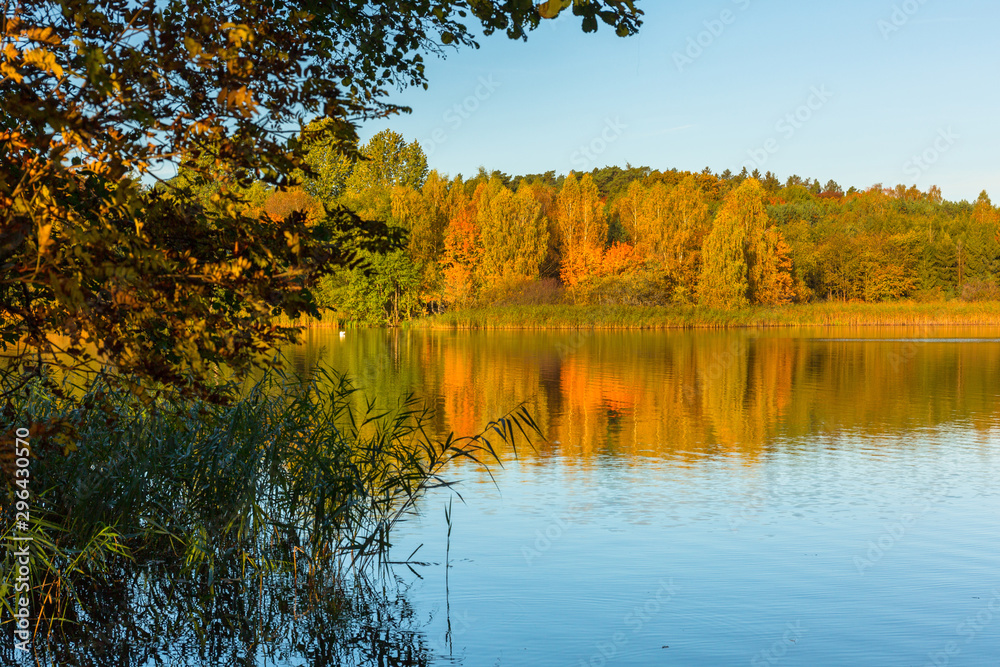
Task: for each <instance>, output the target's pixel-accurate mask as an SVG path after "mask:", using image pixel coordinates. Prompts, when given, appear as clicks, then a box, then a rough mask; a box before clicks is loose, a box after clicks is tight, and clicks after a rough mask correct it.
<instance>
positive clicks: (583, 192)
mask: <svg viewBox="0 0 1000 667" xmlns="http://www.w3.org/2000/svg"><path fill="white" fill-rule="evenodd" d="M361 152H362V153H363V154H364V155H366V157H367V159H366V160H364V161H362V162H358V163H357V164H356V165H354V166H353V167H352V166H351V165H349V164H347V163H345V162H344V161H343V159H342V158H340V157H338V156H337V155H335V154H325V156H320V158H319V159H317V160H316V161H315V162H314V165H313V166H314V169H315V173H314V174H313V175H312V176H311V177H309V178H306V179H305V180H304V185H303V189H300V190H289V191H275V192H272V193H270V194H269V195H268V196H266V197H265V198H264V199H263V203H262V205H261V208H260V210H261V211H262V212H264V213H266V214H267V215H268V216H271V217H281V216H284V215H287V214H288V213H289V212H291V210H301V211H303V212H304V213H305V214H306V215H307V217H313V216H315V215H317V214H318V212H320V211H321V210H322V207H320V206H319V202H320V201H323V200H325V203H326V204H328V205H330V204H333V203H337V204H341V205H346V206H348V207H349V208H351V209H352V210H354V211H355V212H357V213H358V214H359V215H360V216H361V217H362V218H370V219H384V220H387V221H388V222H389V223H390V225H392V226H395V227H397V228H401V229H403V230H405V238H406V242H405V243H406V247H405V249H402V250H401V251H398V252H397V253H396V254H395V256H393V254H392V253H390V256H381V257H369V258H368V259H369V266H368V270H367V271H355V272H353V273H348V274H344V275H341V277H340V279H339V281H334V283H333V284H331V285H330V289H329V290H328V291H327V293H326V298H327V299H328V301H329V303H328V305H330V306H332V307H334V308H337V309H338V310H346V311H348V312H353V313H355V314H362V313H363V316H362V319H367V320H370V321H372V322H375V321H378V320H380V319H382V318H380V317H379V313H382V312H384V313H387V314H389V317H388V318H387V319H388V320H389V321H392V320H395V319H398V318H405V317H406V316H409V315H413V314H416V313H417V312H419V311H420V310H421V306H422V305H427V304H433V305H437V306H443V307H448V308H454V307H465V306H469V305H473V304H483V303H492V302H495V301H497V300H498V299H503V298H505V297H510V295H512V294H516V293H519V292H523V291H524V290H525V289H526V288H529V287H530V285H531V284H532V283H535V282H536V281H539V280H540V279H543V278H548V279H550V280H549V282H550V283H551V282H553V280H555V281H558V283H560V284H561V286H562V289H563V293H564V297H568V298H569V299H570V300H572V301H574V302H577V303H587V302H607V301H609V300H613V301H615V302H625V303H643V304H653V303H698V302H700V303H703V304H705V305H708V306H712V307H717V308H731V307H741V306H745V305H749V304H756V303H764V304H780V303H787V302H789V301H792V300H793V299H794V298H795V297H796V291H795V289H794V286H793V279H792V262H791V258H790V254H789V252H790V251H789V247H788V245H787V244H786V243H785V241H784V240H783V238H782V236H781V234H780V232H778V231H777V229H775V228H774V226H773V225H772V224H771V221H770V219H769V218H768V215H767V212H766V210H765V203H764V198H765V195H766V193H765V191H764V189H763V187H762V186H761V184H760V183H759V182H758V181H757V180H755V179H752V178H750V179H745V180H743V181H742V183H741V184H740V185H739V187H734V188H733V189H732V191H731V192H729V193H728V195H727V196H725V197H724V198H723V200H722V201H721V202H719V201H716V202H714V203H715V208H716V209H717V212H716V214H715V215H714V216H713V215H711V214H710V197H711V196H714V194H715V193H709V194H707V195H706V193H705V192H704V186H705V183H704V179H699V178H698V176H697V175H688V176H687V177H686V178H682V179H675V182H673V183H670V182H667V181H666V180H664V179H655V178H644V179H637V180H633V181H631V182H630V183H629V184H628V185H627V187H626V188H624V189H623V190H622V191H621V192H619V193H617V194H618V196H617V197H615V198H614V199H613V200H610V198H609V196H608V195H607V194H606V193H603V194H602V192H601V191H600V189H599V188H598V185H597V183H596V182H595V179H594V177H593V176H592V175H591V174H586V173H585V174H582V175H578V174H575V173H570V174H569V175H567V176H566V177H564V178H562V179H561V182H555V181H554V180H553V181H550V182H546V181H545V180H544V179H538V178H535V179H529V178H521V179H517V181H512V180H511V179H509V178H507V177H505V176H504V175H503V174H499V173H496V172H494V173H493V174H487V173H486V172H485V171H481V172H480V174H478V175H477V176H476V177H474V178H471V179H468V180H465V179H463V178H462V177H461V176H458V177H455V178H453V179H447V178H445V177H443V176H441V175H440V174H438V173H437V172H435V171H429V170H428V168H427V164H426V158H425V157H424V156H423V152H422V151H421V150H420V149H419V146H418V145H416V144H415V143H410V144H407V143H406V142H405V141H403V139H402V137H401V136H399V135H398V134H396V133H393V132H391V131H385V132H381V133H379V134H377V135H375V137H373V138H372V140H371V141H369V142H368V144H367V145H365V146H363V147H362V150H361ZM313 154H314V155H320V154H319V153H316V152H315V151H314V153H313ZM712 180H713V181H714V180H715V179H712ZM720 204H721V206H720ZM612 227H614V228H616V229H617V233H615V232H614V231H613V230H612ZM372 301H375V302H377V303H374V304H373V303H372ZM401 304H402V311H401Z"/></svg>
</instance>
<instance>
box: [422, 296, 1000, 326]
mask: <svg viewBox="0 0 1000 667" xmlns="http://www.w3.org/2000/svg"><path fill="white" fill-rule="evenodd" d="M895 325H908V326H914V325H1000V302H996V301H982V302H972V303H968V302H964V301H946V302H945V301H942V302H935V303H918V302H907V301H904V302H892V303H843V302H824V303H809V304H796V305H788V306H770V307H769V306H760V307H754V308H744V309H739V310H714V309H710V308H703V307H700V306H617V305H616V306H600V305H586V306H584V305H536V306H499V307H487V308H474V309H468V310H458V311H454V312H449V313H443V314H440V315H433V316H430V317H425V318H422V319H420V320H416V321H415V322H413V323H411V326H414V327H417V328H455V329H579V328H598V329H603V328H607V329H685V328H710V329H726V328H747V327H793V326H895Z"/></svg>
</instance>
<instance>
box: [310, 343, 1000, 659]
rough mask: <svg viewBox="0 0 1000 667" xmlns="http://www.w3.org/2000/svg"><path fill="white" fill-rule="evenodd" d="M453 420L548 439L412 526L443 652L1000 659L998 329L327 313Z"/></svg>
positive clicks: (423, 611) (315, 354)
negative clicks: (519, 412) (697, 326)
mask: <svg viewBox="0 0 1000 667" xmlns="http://www.w3.org/2000/svg"><path fill="white" fill-rule="evenodd" d="M295 360H296V364H297V365H298V366H299V367H300V369H307V368H309V367H311V366H313V365H314V364H316V363H318V362H320V361H322V362H324V363H327V364H329V365H332V366H333V367H334V368H336V369H338V370H342V371H347V372H349V373H350V374H352V375H353V376H354V377H355V378H357V383H358V384H359V385H360V386H361V387H362V388H363V389H365V390H368V391H370V392H372V393H374V394H377V395H379V396H395V395H398V394H400V393H401V392H405V391H413V392H415V393H416V394H418V395H419V396H420V397H422V398H424V399H425V400H426V401H427V402H428V403H429V404H430V405H432V406H433V407H434V408H435V410H436V414H437V416H436V422H435V426H436V428H438V429H439V430H440V431H441V432H442V433H445V432H448V431H451V430H454V431H456V432H457V433H460V434H469V433H473V432H478V430H479V429H481V428H482V426H483V425H484V424H485V423H486V422H487V421H489V419H491V418H494V417H497V416H499V415H501V414H503V413H504V412H505V411H506V410H509V409H511V408H513V407H515V406H516V405H517V404H518V403H519V402H521V401H526V402H527V404H528V406H529V408H530V409H531V411H532V414H533V415H535V417H536V419H537V420H538V422H539V425H540V426H541V427H542V429H543V430H544V432H545V434H546V436H547V438H548V440H547V441H546V442H539V443H536V448H535V449H534V450H531V449H521V450H520V451H519V452H518V454H519V456H518V457H517V458H515V457H514V456H513V455H507V456H506V457H505V458H504V461H503V465H504V467H503V468H502V469H500V468H494V470H493V473H494V476H495V479H496V485H493V483H492V482H491V481H490V480H489V478H488V477H487V476H486V475H485V474H483V473H482V472H481V471H478V470H476V469H475V468H473V467H471V466H466V467H463V468H461V469H458V470H456V471H455V473H454V475H455V476H456V477H458V478H460V479H461V480H462V483H461V485H460V487H459V490H460V491H461V493H462V495H463V497H464V499H465V503H464V504H462V503H458V502H456V503H455V505H454V507H453V513H452V524H453V528H452V534H451V550H450V565H451V567H450V568H448V570H447V579H446V569H445V545H446V534H447V526H446V524H445V515H444V511H443V509H444V507H445V506H446V504H447V502H448V494H446V493H436V494H433V495H431V496H429V497H428V498H426V501H425V502H424V503H423V504H422V510H423V511H422V513H421V514H420V515H419V516H417V517H414V518H413V519H412V520H410V521H409V522H407V523H406V524H405V525H403V526H402V527H401V529H400V530H399V532H398V533H397V535H396V540H397V546H396V548H395V555H396V556H397V557H398V558H400V559H402V558H405V557H406V556H408V555H409V554H410V553H411V552H412V551H413V549H414V548H416V547H417V546H418V545H420V544H423V547H422V548H421V549H420V550H419V551H418V552H417V555H416V556H414V559H415V560H418V561H422V562H425V563H428V564H426V565H422V566H416V567H415V570H416V572H417V573H418V574H419V578H418V577H417V576H415V575H414V574H412V573H411V572H410V571H409V570H407V569H406V568H405V567H404V568H398V571H397V574H398V575H399V578H400V580H401V581H402V586H403V588H404V591H405V595H406V597H407V599H408V600H409V603H410V604H411V605H412V606H413V608H414V609H415V613H416V618H417V619H418V620H419V624H420V625H421V632H422V633H423V636H424V637H423V640H422V641H423V642H424V643H425V644H426V646H427V648H428V650H429V651H430V652H431V653H432V655H433V656H434V658H433V660H432V664H435V665H468V666H470V667H471V666H478V665H491V666H492V665H572V666H578V665H593V666H595V667H599V666H601V665H670V664H676V665H693V664H718V665H739V664H751V665H774V664H786V665H915V666H922V665H1000V548H998V546H1000V544H998V535H1000V530H998V529H1000V484H998V479H1000V458H998V456H997V454H998V452H1000V430H998V426H1000V329H976V328H961V329H943V328H942V329H901V328H894V329H891V330H876V329H857V330H855V329H837V330H832V329H813V330H805V331H790V330H780V331H776V332H766V333H760V334H755V333H753V332H735V333H710V332H700V333H665V332H655V333H654V332H593V333H589V332H584V333H576V332H546V333H531V332H509V333H475V332H414V331H403V332H398V331H390V332H386V331H349V332H348V333H347V335H346V337H344V338H343V339H340V338H339V337H338V336H337V334H336V332H324V331H313V332H312V333H311V334H310V335H309V337H308V340H307V341H306V342H305V344H304V345H302V346H300V347H299V348H297V349H296V351H295Z"/></svg>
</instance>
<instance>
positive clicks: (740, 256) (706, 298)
mask: <svg viewBox="0 0 1000 667" xmlns="http://www.w3.org/2000/svg"><path fill="white" fill-rule="evenodd" d="M769 227H770V218H769V217H768V215H767V211H766V210H765V208H764V189H763V187H762V186H761V184H760V182H759V181H757V180H756V179H753V178H750V179H747V180H745V181H744V182H743V183H742V184H741V185H740V186H739V187H738V188H736V189H735V190H733V191H732V192H731V193H729V195H728V196H727V197H726V199H725V201H724V202H723V204H722V208H721V209H719V213H718V215H717V216H716V218H715V224H714V225H713V226H712V231H711V232H709V234H708V237H707V238H706V239H705V246H704V248H703V250H702V258H703V261H702V267H701V274H700V281H699V285H698V287H699V300H700V301H701V303H703V304H704V305H707V306H711V307H714V308H741V307H744V306H747V305H749V304H751V303H787V302H788V301H791V299H792V296H793V294H794V291H793V289H792V280H791V261H790V259H789V256H790V252H789V250H788V245H787V244H786V243H785V242H784V239H782V238H781V235H780V233H778V231H777V230H769V229H768V228H769Z"/></svg>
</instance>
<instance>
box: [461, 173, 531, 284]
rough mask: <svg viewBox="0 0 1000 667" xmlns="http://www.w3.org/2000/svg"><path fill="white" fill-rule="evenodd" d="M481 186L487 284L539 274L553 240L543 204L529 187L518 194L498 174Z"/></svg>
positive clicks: (478, 212) (481, 268) (482, 271)
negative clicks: (505, 185)
mask: <svg viewBox="0 0 1000 667" xmlns="http://www.w3.org/2000/svg"><path fill="white" fill-rule="evenodd" d="M480 188H481V189H482V191H481V193H480V196H479V202H478V207H477V210H476V223H477V226H478V227H479V232H480V242H481V244H482V262H481V263H480V264H479V267H478V269H479V273H480V276H481V279H482V282H483V284H484V285H487V286H490V287H497V286H500V285H502V284H509V283H512V282H518V281H523V280H531V279H535V278H537V277H538V267H539V264H540V263H541V261H542V260H543V259H544V258H545V253H546V250H547V247H548V240H549V239H548V229H547V223H546V221H545V219H544V218H543V217H542V205H541V204H540V203H539V202H538V201H537V200H536V199H535V198H534V197H533V196H532V194H531V191H530V190H529V189H528V188H525V187H522V188H521V189H520V190H519V192H518V193H517V194H516V195H515V194H514V193H513V192H511V191H510V189H508V188H506V187H504V185H503V183H501V182H500V180H499V179H496V178H491V179H490V180H489V182H488V183H486V184H485V185H484V186H480Z"/></svg>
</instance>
